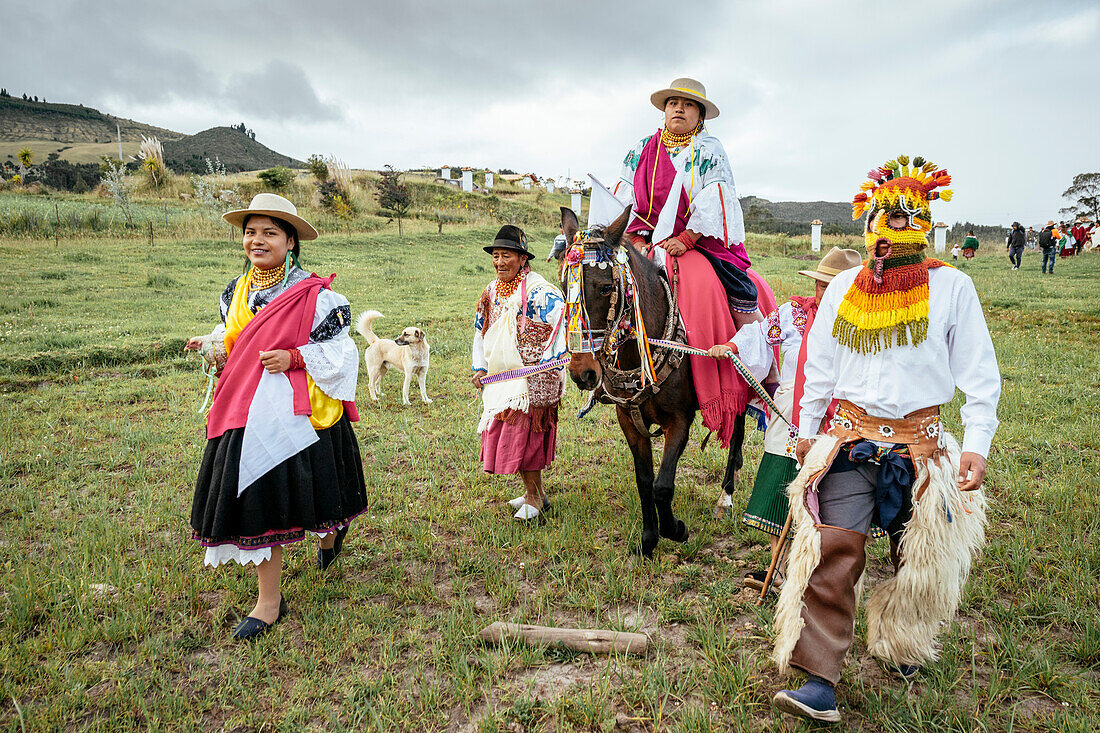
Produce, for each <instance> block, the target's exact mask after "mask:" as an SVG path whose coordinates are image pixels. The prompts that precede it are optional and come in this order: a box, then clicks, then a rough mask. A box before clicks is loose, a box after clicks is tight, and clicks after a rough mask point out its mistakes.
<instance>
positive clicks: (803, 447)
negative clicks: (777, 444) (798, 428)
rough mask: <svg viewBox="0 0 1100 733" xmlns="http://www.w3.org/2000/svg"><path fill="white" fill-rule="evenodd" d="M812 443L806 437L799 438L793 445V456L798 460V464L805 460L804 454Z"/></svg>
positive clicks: (808, 450)
mask: <svg viewBox="0 0 1100 733" xmlns="http://www.w3.org/2000/svg"><path fill="white" fill-rule="evenodd" d="M811 446H813V443H812V442H810V440H809V439H808V438H799V439H798V444H797V445H796V446H795V447H794V457H795V460H797V461H798V465H800V466H801V465H802V464H804V463H805V462H806V454H807V453H809V452H810V447H811Z"/></svg>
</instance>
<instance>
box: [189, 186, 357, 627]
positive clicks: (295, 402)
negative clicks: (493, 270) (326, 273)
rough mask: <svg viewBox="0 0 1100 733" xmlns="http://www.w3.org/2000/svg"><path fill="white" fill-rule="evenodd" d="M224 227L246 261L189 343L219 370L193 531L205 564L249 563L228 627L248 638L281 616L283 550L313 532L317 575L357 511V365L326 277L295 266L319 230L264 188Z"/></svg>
mask: <svg viewBox="0 0 1100 733" xmlns="http://www.w3.org/2000/svg"><path fill="white" fill-rule="evenodd" d="M223 218H224V219H225V220H226V221H227V222H229V223H230V224H233V225H234V226H237V227H240V228H241V230H242V232H243V235H244V236H243V240H244V254H245V257H246V258H247V259H248V261H247V263H246V270H245V272H244V274H242V275H239V276H237V277H236V278H234V279H233V280H232V281H231V282H230V283H229V285H228V286H227V287H226V288H225V290H224V292H222V294H221V304H220V305H221V320H222V323H221V324H219V325H218V326H217V327H216V328H215V329H214V331H213V332H212V333H211V334H209V335H208V336H203V337H196V338H193V339H190V340H189V341H188V342H187V348H188V349H202V350H203V351H204V358H206V359H207V361H208V362H210V364H211V365H212V367H213V368H215V369H216V370H217V372H218V375H219V381H218V387H217V389H216V390H215V392H214V400H213V402H212V404H211V406H210V413H209V415H208V416H207V423H206V437H207V442H206V451H205V453H204V454H203V458H202V464H201V466H200V468H199V476H198V480H197V481H196V484H195V497H194V501H193V503H192V507H191V527H192V529H193V530H194V538H195V539H196V540H198V541H199V542H200V543H201V544H202V545H203V546H204V547H205V548H206V558H205V561H206V564H207V565H212V566H215V567H216V566H218V565H220V564H222V563H225V562H230V561H234V562H237V563H240V564H241V565H248V564H249V563H252V564H254V565H255V566H256V577H257V583H258V587H259V593H258V598H257V601H256V605H255V607H254V608H253V609H252V611H251V612H250V613H249V614H248V616H247V617H246V618H245V619H244V620H243V621H242V622H241V623H240V625H238V626H237V628H236V630H235V631H234V638H236V639H252V638H255V637H257V636H259V635H261V634H263V633H264V632H266V631H267V630H268V629H269V628H270V627H271V626H272V625H273V624H274V623H275V622H276V621H278V620H279V619H280V618H282V617H283V616H284V615H285V614H286V613H287V604H286V601H285V600H284V599H283V596H282V591H281V589H280V579H281V575H282V565H283V546H284V545H287V544H291V543H294V542H298V541H300V540H302V539H303V538H304V537H305V534H306V532H313V533H315V534H317V535H319V536H320V537H321V541H320V547H319V548H318V551H317V563H318V565H319V567H320V568H321V569H322V570H324V569H325V568H327V567H328V566H329V565H330V564H331V563H332V562H333V561H334V560H335V559H336V556H337V555H338V554H339V552H340V549H341V545H342V543H343V539H344V535H345V534H346V532H347V529H348V525H349V524H350V522H351V520H352V519H353V518H354V517H356V516H357V515H358V514H360V513H361V512H363V511H364V509H365V508H366V487H365V483H364V480H363V465H362V460H361V459H360V456H359V445H358V442H357V441H356V438H355V432H354V431H353V430H352V426H351V423H352V422H353V421H356V420H358V419H359V416H358V413H357V412H356V409H355V402H354V400H355V383H356V380H357V378H358V375H359V358H358V350H357V349H356V347H355V344H354V342H352V340H351V338H350V335H349V332H350V324H351V308H350V306H349V305H348V301H347V299H346V298H345V297H344V296H342V295H339V294H338V293H335V292H333V291H332V289H331V288H330V285H331V283H332V279H333V277H335V276H332V277H328V278H321V277H318V276H317V275H311V274H310V273H308V272H306V271H305V270H303V269H302V268H301V267H300V266H299V265H298V254H299V248H300V246H301V242H302V241H306V240H313V239H316V238H317V230H316V229H314V228H313V226H312V225H310V223H309V222H307V221H306V220H305V219H302V218H301V217H300V216H298V212H297V210H296V209H295V207H294V204H292V203H291V202H290V201H288V200H286V199H285V198H283V197H282V196H277V195H275V194H270V193H261V194H259V195H257V196H256V197H255V198H253V199H252V202H251V203H250V204H249V207H248V208H247V209H241V210H238V211H230V212H229V213H227V214H225V215H224V217H223Z"/></svg>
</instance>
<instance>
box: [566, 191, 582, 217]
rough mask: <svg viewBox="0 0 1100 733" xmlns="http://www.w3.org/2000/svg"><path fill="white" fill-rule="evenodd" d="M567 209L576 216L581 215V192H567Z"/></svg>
mask: <svg viewBox="0 0 1100 733" xmlns="http://www.w3.org/2000/svg"><path fill="white" fill-rule="evenodd" d="M569 208H570V209H572V210H573V213H574V214H577V215H578V216H579V215H580V213H581V192H580V191H578V190H576V189H574V190H572V191H570V192H569Z"/></svg>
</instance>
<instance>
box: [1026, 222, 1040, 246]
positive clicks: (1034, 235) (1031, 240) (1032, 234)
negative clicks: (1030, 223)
mask: <svg viewBox="0 0 1100 733" xmlns="http://www.w3.org/2000/svg"><path fill="white" fill-rule="evenodd" d="M1038 242H1039V232H1037V231H1035V230H1034V229H1033V228H1031V227H1028V228H1027V248H1028V249H1031V250H1034V249H1035V248H1036V247H1037V246H1038Z"/></svg>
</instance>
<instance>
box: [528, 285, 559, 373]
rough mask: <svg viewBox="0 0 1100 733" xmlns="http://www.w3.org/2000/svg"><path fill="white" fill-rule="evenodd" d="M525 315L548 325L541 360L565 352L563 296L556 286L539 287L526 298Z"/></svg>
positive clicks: (546, 359) (557, 357)
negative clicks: (548, 330)
mask: <svg viewBox="0 0 1100 733" xmlns="http://www.w3.org/2000/svg"><path fill="white" fill-rule="evenodd" d="M527 317H528V318H530V319H531V320H533V321H538V322H539V323H545V324H546V325H547V326H550V328H551V331H550V336H549V338H548V340H547V342H546V348H545V349H544V350H543V353H542V359H541V361H544V362H545V361H553V360H554V359H560V358H561V357H562V356H563V355H564V354H565V351H566V349H565V325H564V323H562V321H563V319H564V317H565V298H563V297H562V294H561V292H560V291H558V289H557V288H552V287H551V288H539V290H537V291H536V292H535V293H533V294H532V295H531V297H529V298H528V299H527Z"/></svg>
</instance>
